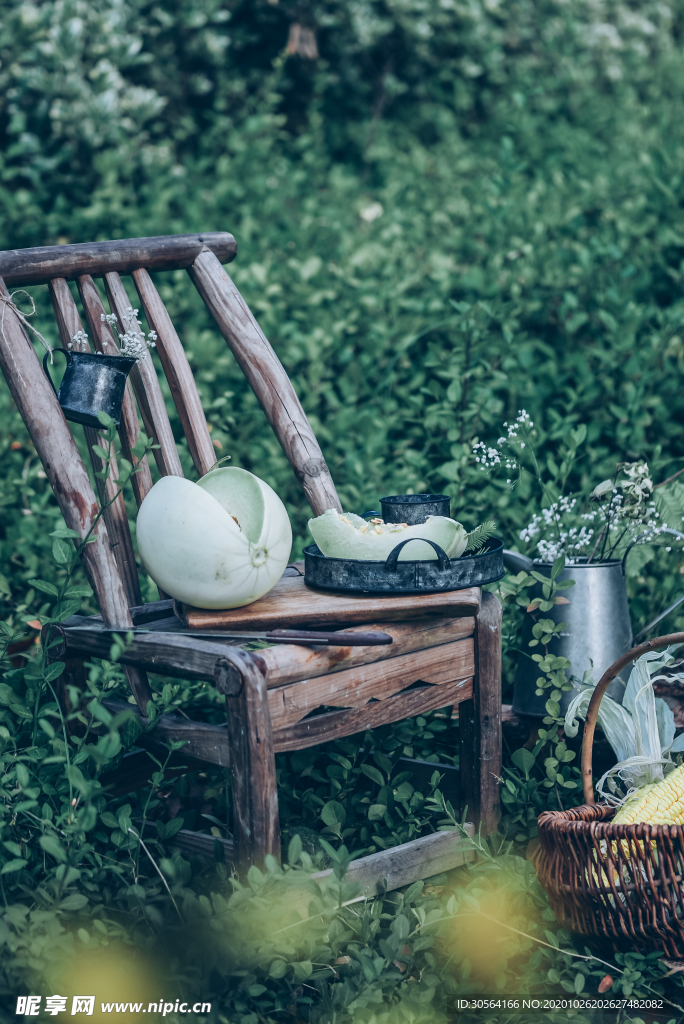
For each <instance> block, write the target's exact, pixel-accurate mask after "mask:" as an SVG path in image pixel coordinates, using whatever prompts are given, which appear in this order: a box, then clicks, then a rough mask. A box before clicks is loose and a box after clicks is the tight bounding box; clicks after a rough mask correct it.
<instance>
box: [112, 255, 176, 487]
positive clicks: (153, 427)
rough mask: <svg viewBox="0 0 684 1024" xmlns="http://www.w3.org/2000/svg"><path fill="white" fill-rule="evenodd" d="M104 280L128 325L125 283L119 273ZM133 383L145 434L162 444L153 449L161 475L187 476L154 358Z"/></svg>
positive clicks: (135, 372)
mask: <svg viewBox="0 0 684 1024" xmlns="http://www.w3.org/2000/svg"><path fill="white" fill-rule="evenodd" d="M104 280H105V288H106V291H107V301H108V302H109V307H110V309H111V311H112V313H114V315H115V316H116V317H117V319H118V322H119V324H121V325H125V320H124V316H125V314H126V313H127V311H128V310H129V309H132V308H133V307H132V305H131V301H130V299H129V297H128V293H127V291H126V288H125V287H124V283H123V281H122V280H121V278H120V276H119V275H118V274H116V273H110V274H105V279H104ZM130 380H131V382H132V384H133V390H134V391H135V396H136V398H137V399H138V406H139V408H140V414H141V416H142V420H143V424H144V426H145V433H146V434H147V436H148V437H150V438H152V439H153V440H154V441H155V442H156V444H157V445H159V447H158V448H154V449H153V451H152V454H153V456H154V460H155V462H156V464H157V469H158V470H159V474H160V476H183V470H182V468H181V461H180V458H179V455H178V449H177V448H176V441H175V439H174V436H173V431H172V429H171V423H170V422H169V414H168V413H167V411H166V404H165V402H164V396H163V395H162V392H161V387H160V384H159V378H158V377H157V371H156V370H155V368H154V362H153V360H152V357H151V356H150V357H149V358H147V359H141V360H140V361H139V362H138V363H136V365H135V366H134V367H133V369H132V370H131V372H130Z"/></svg>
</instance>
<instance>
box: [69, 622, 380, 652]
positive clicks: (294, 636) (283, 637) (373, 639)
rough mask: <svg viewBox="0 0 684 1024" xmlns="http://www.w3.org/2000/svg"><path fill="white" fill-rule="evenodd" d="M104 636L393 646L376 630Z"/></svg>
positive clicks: (123, 631)
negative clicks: (178, 637)
mask: <svg viewBox="0 0 684 1024" xmlns="http://www.w3.org/2000/svg"><path fill="white" fill-rule="evenodd" d="M79 629H89V627H87V626H86V627H84V626H74V627H72V628H71V629H70V631H69V632H72V633H75V632H77V631H78V630H79ZM99 632H102V633H118V634H119V635H124V636H125V634H126V633H127V632H132V633H137V634H139V635H145V636H159V637H164V636H193V637H196V638H197V639H198V640H244V641H248V640H266V641H268V642H269V643H272V644H304V645H306V644H320V645H322V646H324V647H373V646H379V645H380V644H391V643H392V637H391V636H390V635H389V633H379V632H376V631H375V630H369V631H368V632H365V633H364V632H357V633H342V632H340V633H314V632H311V631H309V630H305V629H271V630H269V631H268V632H267V633H256V632H249V631H248V632H242V633H228V632H226V633H223V632H221V633H204V632H202V630H199V629H198V630H194V629H193V630H189V629H188V630H159V631H156V630H151V629H140V628H138V629H133V630H126V629H103V630H99Z"/></svg>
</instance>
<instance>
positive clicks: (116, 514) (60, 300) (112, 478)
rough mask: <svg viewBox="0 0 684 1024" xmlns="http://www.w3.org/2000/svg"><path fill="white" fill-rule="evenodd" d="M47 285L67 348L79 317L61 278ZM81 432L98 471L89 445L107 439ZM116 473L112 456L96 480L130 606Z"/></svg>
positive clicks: (135, 595)
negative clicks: (108, 467)
mask: <svg viewBox="0 0 684 1024" xmlns="http://www.w3.org/2000/svg"><path fill="white" fill-rule="evenodd" d="M48 288H49V290H50V297H51V298H52V305H53V308H54V310H55V318H56V320H57V326H58V328H59V334H60V337H61V339H62V344H63V345H64V347H65V348H67V347H68V345H69V343H70V342H71V339H72V338H73V337H74V335H75V334H76V333H77V332H78V331H82V330H83V324H82V322H81V317H80V315H79V312H78V309H77V307H76V303H75V302H74V299H73V296H72V294H71V291H70V289H69V285H68V284H67V282H66V281H65V280H64V278H63V277H61V278H57V279H56V280H54V281H50V283H49V285H48ZM89 350H90V346H89V345H88V343H87V342H85V343H82V344H81V351H89ZM83 431H84V433H85V438H86V444H87V445H88V451H89V453H90V459H91V461H92V464H93V469H94V471H95V472H96V473H98V472H100V470H101V469H102V467H103V465H104V463H103V461H102V459H101V458H100V456H99V455H97V454H96V453H95V451H94V450H93V446H94V445H101V446H103V447H106V445H107V442H106V440H105V439H104V438H102V437H101V436H100V434H99V432H98V431H97V430H96V429H95V428H94V427H84V428H83ZM117 476H118V469H117V466H116V459H114V461H113V462H112V464H111V472H110V474H109V476H108V477H107V480H106V482H105V483H104V485H103V482H102V481H101V480H99V479H97V478H96V483H97V489H98V492H99V496H100V502H101V503H104V501H105V500H106V501H111V500H112V498H114V499H115V500H114V501H113V503H112V504H111V505H110V506H109V507H108V508H107V509H105V512H104V520H105V523H106V524H107V534H108V536H109V543H110V545H111V547H112V550H113V552H114V557H115V559H116V564H117V567H118V569H119V575H120V576H121V580H122V583H123V586H124V592H125V594H126V599H127V601H128V604H129V606H133V605H137V604H140V603H141V602H142V596H141V593H140V581H139V579H138V570H137V567H136V564H135V555H134V553H133V542H132V540H131V532H130V529H129V526H128V515H127V513H126V503H125V501H124V496H123V493H121V494H119V495H118V497H116V495H117V492H118V490H119V488H118V486H117V484H116V477H117ZM98 597H99V594H98Z"/></svg>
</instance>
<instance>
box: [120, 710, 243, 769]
mask: <svg viewBox="0 0 684 1024" xmlns="http://www.w3.org/2000/svg"><path fill="white" fill-rule="evenodd" d="M102 703H103V704H104V706H105V707H106V708H107V710H108V711H111V713H112V714H113V715H116V714H118V713H119V711H123V710H124V709H132V710H133V712H134V713H135V714H136V715H137V716H138V717H139V718H140V724H141V725H142V727H143V729H147V727H148V726H149V724H150V722H149V719H148V718H147V716H146V715H144V714H142V713H141V711H140V710H139V708H136V707H134V706H133V705H132V704H126V703H125V702H123V701H117V700H103V701H102ZM176 740H179V741H181V742H182V743H183V744H184V746H183V747H182V748H181V751H180V753H182V754H187V756H188V757H194V758H197V760H198V761H207V762H208V763H209V764H217V765H220V766H221V767H222V768H228V767H229V766H230V754H229V751H228V730H227V728H226V726H225V725H208V724H206V723H205V722H191V721H188V719H187V718H181V716H180V715H159V717H158V718H157V719H156V720H155V723H154V726H153V728H152V729H150V731H149V732H143V733H142V734H141V735H140V736H139V737H138V738H137V740H136V741H135V743H136V746H138V747H145V748H148V749H150V750H161V751H163V752H164V753H168V748H167V746H166V744H168V743H171V742H174V741H176Z"/></svg>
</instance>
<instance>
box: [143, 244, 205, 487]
mask: <svg viewBox="0 0 684 1024" xmlns="http://www.w3.org/2000/svg"><path fill="white" fill-rule="evenodd" d="M214 259H216V257H214ZM219 266H220V264H219ZM133 281H134V282H135V286H136V288H137V289H138V295H139V296H140V301H141V303H142V306H143V310H144V312H145V319H146V320H147V322H148V324H149V325H150V327H151V328H152V330H153V331H156V332H157V341H156V345H157V352H158V353H159V358H160V359H161V362H162V366H163V367H164V373H165V374H166V379H167V381H168V382H169V387H170V388H171V395H172V397H173V401H174V403H175V406H176V409H177V411H178V416H179V418H180V421H181V425H182V427H183V432H184V434H185V437H186V439H187V442H188V448H189V450H190V455H191V456H192V461H193V463H194V464H195V469H196V470H197V474H198V476H204V474H205V473H208V472H209V470H210V469H211V467H212V466H213V465H214V464H215V462H216V449H215V448H214V446H213V444H212V442H211V437H210V435H209V428H208V426H207V421H206V417H205V415H204V410H203V409H202V402H201V401H200V396H199V392H198V390H197V385H196V384H195V378H194V377H193V375H192V370H191V369H190V364H189V363H188V360H187V356H186V355H185V350H184V348H183V346H182V345H181V342H180V338H179V337H178V335H177V334H176V328H175V327H174V326H173V324H172V322H171V317H170V316H169V314H168V312H167V310H166V306H165V305H164V303H163V302H162V300H161V299H160V297H159V293H158V291H157V289H156V288H155V286H154V284H153V283H152V278H151V277H150V275H149V274H148V272H147V271H146V270H144V269H143V270H135V271H133Z"/></svg>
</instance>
